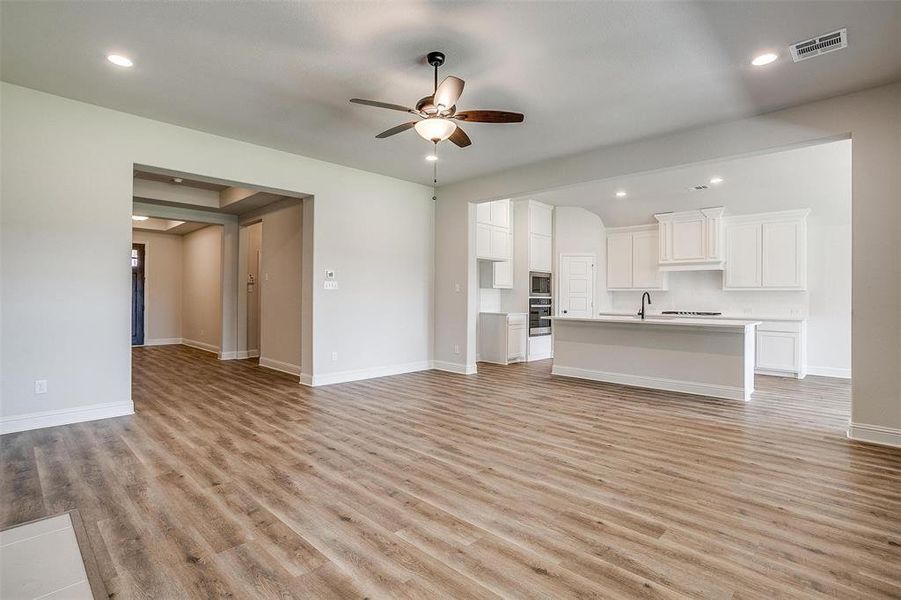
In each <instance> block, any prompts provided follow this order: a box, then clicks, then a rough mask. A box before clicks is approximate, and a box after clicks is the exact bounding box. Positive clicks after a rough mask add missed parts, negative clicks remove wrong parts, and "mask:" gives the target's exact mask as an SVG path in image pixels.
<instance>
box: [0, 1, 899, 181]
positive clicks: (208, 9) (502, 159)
mask: <svg viewBox="0 0 901 600" xmlns="http://www.w3.org/2000/svg"><path fill="white" fill-rule="evenodd" d="M510 6H511V5H510V4H507V3H490V2H468V3H455V4H454V6H453V16H454V18H453V19H447V18H446V17H447V14H448V13H447V11H448V6H447V4H444V3H427V2H416V3H411V2H390V3H382V2H380V3H373V2H269V3H248V2H213V3H210V2H197V1H190V0H189V1H186V2H65V1H49V0H48V1H44V2H16V1H7V2H2V3H0V11H2V19H0V27H2V30H0V34H2V35H0V43H2V47H0V50H2V52H0V55H2V56H0V68H2V72H3V79H4V81H9V82H12V83H15V84H20V85H24V86H27V87H31V88H35V89H38V90H43V91H47V92H50V93H54V94H58V95H61V96H65V97H69V98H75V99H78V100H82V101H85V102H89V103H92V104H97V105H100V106H106V107H110V108H113V109H117V110H122V111H126V112H130V113H134V114H138V115H142V116H146V117H149V118H152V119H158V120H161V121H166V122H169V123H174V124H177V125H182V126H186V127H190V128H194V129H198V130H202V131H208V132H212V133H215V134H218V135H223V136H226V137H230V138H234V139H240V140H246V141H248V142H252V143H256V144H260V145H264V146H269V147H273V148H278V149H282V150H287V151H290V152H295V153H298V154H302V155H305V156H311V157H315V158H319V159H323V160H327V161H331V162H335V163H339V164H344V165H350V166H353V167H356V168H360V169H365V170H368V171H374V172H378V173H384V174H388V175H392V176H396V177H400V178H402V179H407V180H411V181H418V182H421V183H424V184H430V183H431V174H432V169H431V165H429V164H427V163H426V162H425V161H424V160H423V157H424V156H425V154H427V153H428V152H429V150H430V144H429V143H428V142H425V141H424V140H422V139H420V138H419V137H418V136H417V135H415V134H414V133H413V132H408V133H405V134H401V135H397V136H394V137H391V138H388V139H384V140H377V139H375V137H374V136H375V134H376V133H378V132H380V131H383V130H385V129H387V128H388V127H391V126H393V125H397V124H398V123H401V122H402V121H403V118H404V115H403V114H401V113H395V112H392V111H388V110H377V109H373V108H369V107H365V106H357V105H352V104H350V103H348V101H347V100H348V99H349V98H352V97H362V98H373V99H378V100H384V101H388V102H395V103H401V104H404V105H408V104H412V103H414V102H416V100H418V99H419V98H421V97H422V96H424V95H426V94H427V93H429V91H430V90H431V86H432V80H431V78H432V73H431V70H430V69H429V67H428V66H427V65H425V64H423V58H422V57H423V56H424V55H425V53H427V52H428V51H430V50H443V51H445V52H446V53H447V63H446V66H445V67H444V68H443V70H442V76H443V75H448V74H454V75H457V76H460V77H462V78H463V79H465V80H466V89H465V92H464V94H463V100H462V102H461V107H462V108H488V109H492V108H494V109H509V110H517V111H520V112H523V113H525V115H526V119H525V122H524V123H522V124H518V125H485V124H470V125H466V129H467V132H468V133H469V135H470V137H471V138H472V140H473V145H472V146H470V147H468V148H466V149H458V148H456V147H454V146H453V145H451V144H442V146H441V148H440V152H439V154H440V155H441V160H440V161H439V171H438V174H439V183H441V184H446V183H451V182H454V181H459V180H461V179H466V178H470V177H475V176H478V175H481V174H486V173H490V172H496V171H500V170H503V169H507V168H511V167H514V166H519V165H525V164H531V163H534V162H537V161H540V160H544V159H547V158H551V157H555V156H561V155H567V154H573V153H578V152H581V151H584V150H587V149H591V148H597V147H601V146H606V145H612V144H618V143H623V142H626V141H630V140H635V139H640V138H647V137H652V136H656V135H660V134H662V133H665V132H671V131H676V130H680V129H685V128H688V127H694V126H698V125H702V124H705V123H711V122H719V121H724V120H728V119H734V118H739V117H743V116H747V115H751V114H760V113H763V112H767V111H771V110H775V109H779V108H784V107H787V106H792V105H796V104H801V103H805V102H809V101H812V100H816V99H820V98H825V97H830V96H835V95H839V94H843V93H848V92H851V91H855V90H859V89H863V88H867V87H873V86H876V85H880V84H883V83H888V82H892V81H898V80H899V79H901V46H899V44H901V2H866V3H861V2H851V1H847V2H844V1H836V2H818V3H815V4H811V3H810V2H803V1H785V2H749V1H745V2H665V3H661V2H524V3H517V4H516V10H510ZM812 7H813V8H812ZM439 20H440V22H441V23H442V27H441V28H440V29H435V28H434V26H433V25H434V23H435V22H437V21H439ZM840 27H846V28H847V30H848V39H849V47H848V48H847V49H844V50H840V51H838V52H834V53H832V54H828V55H825V56H822V57H818V58H815V59H811V60H805V61H803V62H800V63H793V62H791V60H790V59H789V58H788V52H787V46H788V45H789V44H791V43H793V42H797V41H799V40H801V39H805V38H807V37H809V36H811V35H816V34H818V33H824V32H828V31H834V30H835V29H837V28H840ZM47 32H53V33H52V35H49V36H48V34H47ZM769 49H776V50H777V51H779V52H780V53H781V54H782V58H780V60H779V61H777V62H776V63H774V64H772V65H769V66H768V67H766V68H762V69H755V68H753V67H751V66H750V65H749V61H750V59H751V58H752V56H754V55H755V54H757V53H758V52H762V51H765V50H769ZM108 52H120V53H127V54H129V55H130V56H131V57H132V58H133V59H134V61H135V66H134V68H133V69H130V70H127V71H126V70H121V69H118V68H117V67H114V66H112V65H110V64H109V63H108V62H107V61H106V60H105V59H104V55H105V54H106V53H108ZM173 99H177V101H173ZM268 191H272V190H268Z"/></svg>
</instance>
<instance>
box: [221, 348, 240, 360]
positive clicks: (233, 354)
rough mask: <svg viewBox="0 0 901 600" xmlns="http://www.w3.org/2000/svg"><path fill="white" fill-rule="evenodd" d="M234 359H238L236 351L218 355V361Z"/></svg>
mask: <svg viewBox="0 0 901 600" xmlns="http://www.w3.org/2000/svg"><path fill="white" fill-rule="evenodd" d="M236 358H238V352H237V351H236V350H232V351H230V352H220V353H219V360H235V359H236Z"/></svg>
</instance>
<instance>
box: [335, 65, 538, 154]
mask: <svg viewBox="0 0 901 600" xmlns="http://www.w3.org/2000/svg"><path fill="white" fill-rule="evenodd" d="M426 60H427V61H428V63H429V64H430V65H431V66H432V67H433V68H434V69H435V77H434V89H433V92H432V95H431V96H426V97H424V98H422V99H420V100H419V102H417V103H416V106H415V108H407V107H406V106H402V105H400V104H391V103H389V102H379V101H377V100H364V99H362V98H351V100H350V101H351V102H353V103H354V104H363V105H365V106H374V107H376V108H387V109H389V110H397V111H401V112H405V113H409V114H412V115H415V116H416V117H418V118H419V120H417V121H410V122H408V123H403V124H401V125H397V126H395V127H392V128H391V129H388V130H386V131H383V132H382V133H380V134H378V135H377V136H375V137H377V138H379V139H382V138H386V137H391V136H392V135H395V134H398V133H401V132H403V131H406V130H408V129H415V130H416V133H418V134H419V135H420V136H421V137H422V138H423V139H425V140H428V141H430V142H434V143H436V144H437V143H438V142H443V141H444V140H450V141H451V142H453V143H454V144H455V145H456V146H458V147H459V148H465V147H467V146H469V145H470V144H472V140H470V139H469V136H468V135H466V132H464V131H463V129H462V128H460V127H459V126H458V125H457V121H466V122H467V123H522V121H523V115H522V114H521V113H514V112H506V111H501V110H469V111H462V112H457V100H459V99H460V95H461V94H462V93H463V86H464V85H465V82H464V81H463V80H462V79H460V78H459V77H454V76H453V75H450V76H448V77H445V78H444V81H442V82H441V84H440V85H439V84H438V68H439V67H440V66H442V65H443V64H444V60H445V56H444V53H443V52H429V53H428V54H427V55H426Z"/></svg>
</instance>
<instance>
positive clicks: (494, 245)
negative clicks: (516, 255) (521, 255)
mask: <svg viewBox="0 0 901 600" xmlns="http://www.w3.org/2000/svg"><path fill="white" fill-rule="evenodd" d="M510 238H511V236H510V232H509V231H508V230H506V229H501V228H499V227H492V228H491V258H494V259H497V260H503V259H509V258H511V256H510V252H511V248H510V246H511V244H510Z"/></svg>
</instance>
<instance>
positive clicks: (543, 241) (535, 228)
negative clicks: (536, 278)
mask: <svg viewBox="0 0 901 600" xmlns="http://www.w3.org/2000/svg"><path fill="white" fill-rule="evenodd" d="M553 231H554V208H553V207H552V206H550V205H548V204H542V203H541V202H535V201H534V200H530V201H529V271H541V272H546V273H550V272H551V271H552V270H553V263H554V249H553V239H554V238H553Z"/></svg>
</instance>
